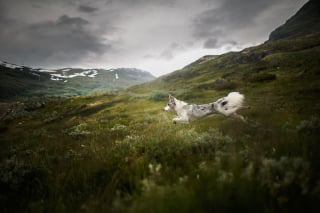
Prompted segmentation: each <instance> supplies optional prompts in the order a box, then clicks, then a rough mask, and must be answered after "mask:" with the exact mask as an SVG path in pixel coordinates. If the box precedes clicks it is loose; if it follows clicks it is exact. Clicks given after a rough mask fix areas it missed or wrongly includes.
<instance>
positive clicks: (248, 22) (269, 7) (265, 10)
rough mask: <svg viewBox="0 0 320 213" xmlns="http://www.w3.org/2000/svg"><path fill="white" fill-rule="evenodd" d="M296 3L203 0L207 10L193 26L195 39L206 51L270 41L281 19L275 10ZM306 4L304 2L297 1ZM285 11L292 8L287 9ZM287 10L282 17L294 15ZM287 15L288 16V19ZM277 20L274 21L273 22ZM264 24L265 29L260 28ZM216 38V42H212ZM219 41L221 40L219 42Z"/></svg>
mask: <svg viewBox="0 0 320 213" xmlns="http://www.w3.org/2000/svg"><path fill="white" fill-rule="evenodd" d="M292 1H293V0H283V1H277V0H268V1H263V0H258V1H257V0H243V1H236V0H215V1H214V0H202V2H203V3H205V4H207V6H208V9H206V10H205V11H203V12H201V13H200V14H198V16H196V17H195V18H194V20H193V22H192V29H193V36H194V37H195V39H199V40H201V39H202V40H204V45H203V46H204V47H205V48H216V47H219V46H221V45H223V44H228V45H230V44H232V43H229V41H230V40H233V41H237V42H238V43H239V44H240V43H248V42H249V41H252V42H257V41H261V39H262V38H264V37H267V35H268V33H269V30H272V29H268V27H269V26H272V25H273V23H274V22H275V21H279V19H280V18H281V17H280V16H279V13H273V12H277V11H275V10H274V8H281V7H283V5H290V3H291V4H292ZM297 1H300V2H301V1H303V0H297ZM286 8H289V7H288V6H286ZM288 11H289V10H288V9H287V10H284V11H283V12H284V13H283V14H282V16H284V17H286V19H287V18H288V16H290V15H293V14H292V12H291V11H290V12H288ZM286 13H287V15H286ZM272 16H274V18H271V17H272ZM280 20H281V19H280ZM260 23H261V24H263V25H264V26H261V25H260ZM213 38H215V39H213ZM216 38H219V39H218V40H217V39H216Z"/></svg>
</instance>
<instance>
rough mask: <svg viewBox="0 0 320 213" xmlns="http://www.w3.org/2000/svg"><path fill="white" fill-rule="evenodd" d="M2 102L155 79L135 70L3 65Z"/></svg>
mask: <svg viewBox="0 0 320 213" xmlns="http://www.w3.org/2000/svg"><path fill="white" fill-rule="evenodd" d="M0 76H1V82H2V83H1V86H0V90H1V94H0V100H17V99H20V98H28V97H33V96H35V97H38V96H40V97H57V96H60V97H65V96H72V95H88V94H91V93H95V92H108V91H113V90H118V89H124V88H127V87H129V86H132V85H135V84H140V83H144V82H147V81H150V80H153V79H154V78H155V77H154V76H153V75H152V74H151V73H149V72H147V71H144V70H139V69H136V68H114V69H108V70H107V69H82V68H62V69H42V68H30V67H26V66H19V65H16V64H11V63H8V62H3V61H1V62H0Z"/></svg>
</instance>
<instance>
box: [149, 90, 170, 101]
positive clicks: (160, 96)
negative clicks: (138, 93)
mask: <svg viewBox="0 0 320 213" xmlns="http://www.w3.org/2000/svg"><path fill="white" fill-rule="evenodd" d="M167 97H168V93H167V92H163V91H156V92H153V93H152V94H151V95H150V97H149V100H151V101H163V100H164V99H166V98H167Z"/></svg>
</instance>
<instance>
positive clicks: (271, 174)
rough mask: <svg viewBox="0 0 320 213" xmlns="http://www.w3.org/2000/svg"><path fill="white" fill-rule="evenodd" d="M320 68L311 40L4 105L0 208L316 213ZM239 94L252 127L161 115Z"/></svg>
mask: <svg viewBox="0 0 320 213" xmlns="http://www.w3.org/2000/svg"><path fill="white" fill-rule="evenodd" d="M319 67H320V32H318V33H314V32H313V33H312V34H308V35H303V36H298V37H295V38H284V39H279V40H275V41H271V40H270V41H267V42H265V43H263V44H261V45H258V46H255V47H250V48H246V49H244V50H242V51H240V52H230V53H226V54H222V55H219V56H205V57H203V58H201V59H199V60H197V61H195V62H193V63H191V64H189V65H188V66H186V67H185V68H183V69H181V70H178V71H175V72H173V73H171V74H168V75H165V76H162V77H160V78H157V79H155V80H153V81H150V82H147V83H143V84H141V85H135V86H132V87H129V88H127V89H125V90H118V91H112V92H109V93H103V94H92V95H88V96H78V97H70V98H40V99H30V100H28V101H23V102H22V101H20V102H12V103H1V104H0V121H1V122H0V142H1V149H0V153H1V154H0V159H1V161H0V187H1V192H0V207H1V208H2V211H3V212H23V211H28V212H43V211H46V210H48V209H50V211H52V212H148V213H149V212H176V211H179V212H236V211H241V212H291V213H292V212H319V210H320V206H319V202H320V173H319V171H320V143H319V130H320V102H319V98H318V97H319V95H320V78H319V76H320V69H319ZM118 77H119V78H121V76H120V75H119V76H118ZM52 82H55V81H52ZM68 82H69V79H68ZM61 83H62V82H61ZM231 91H239V92H241V93H243V94H244V95H245V96H246V99H245V104H246V105H249V106H250V107H251V108H250V109H243V110H242V111H241V112H240V113H241V114H242V115H243V116H244V117H245V118H246V120H247V122H242V121H241V120H237V119H233V118H227V117H225V116H223V115H215V116H211V117H208V118H205V119H202V120H198V121H194V122H192V123H189V124H176V125H174V124H173V123H172V118H173V117H174V114H173V113H171V112H165V111H164V110H163V108H164V106H165V105H166V103H167V99H168V93H171V94H173V95H174V96H176V97H177V98H178V99H182V100H185V101H187V102H189V103H199V104H200V103H208V102H212V101H215V100H217V99H218V98H221V97H223V96H225V95H227V94H228V93H229V92H231ZM17 200H18V201H19V202H17Z"/></svg>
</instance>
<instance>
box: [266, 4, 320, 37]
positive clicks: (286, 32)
mask: <svg viewBox="0 0 320 213" xmlns="http://www.w3.org/2000/svg"><path fill="white" fill-rule="evenodd" d="M319 31H320V1H319V0H310V1H309V2H307V3H306V4H305V5H304V6H303V7H302V8H301V9H300V10H299V11H298V12H297V13H296V14H295V15H294V16H292V17H291V18H290V19H289V20H287V22H286V23H285V24H283V25H282V26H280V27H278V28H277V29H275V30H274V31H272V32H271V34H270V36H269V41H275V40H279V39H288V38H295V37H299V36H303V35H308V34H312V33H316V32H319Z"/></svg>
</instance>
